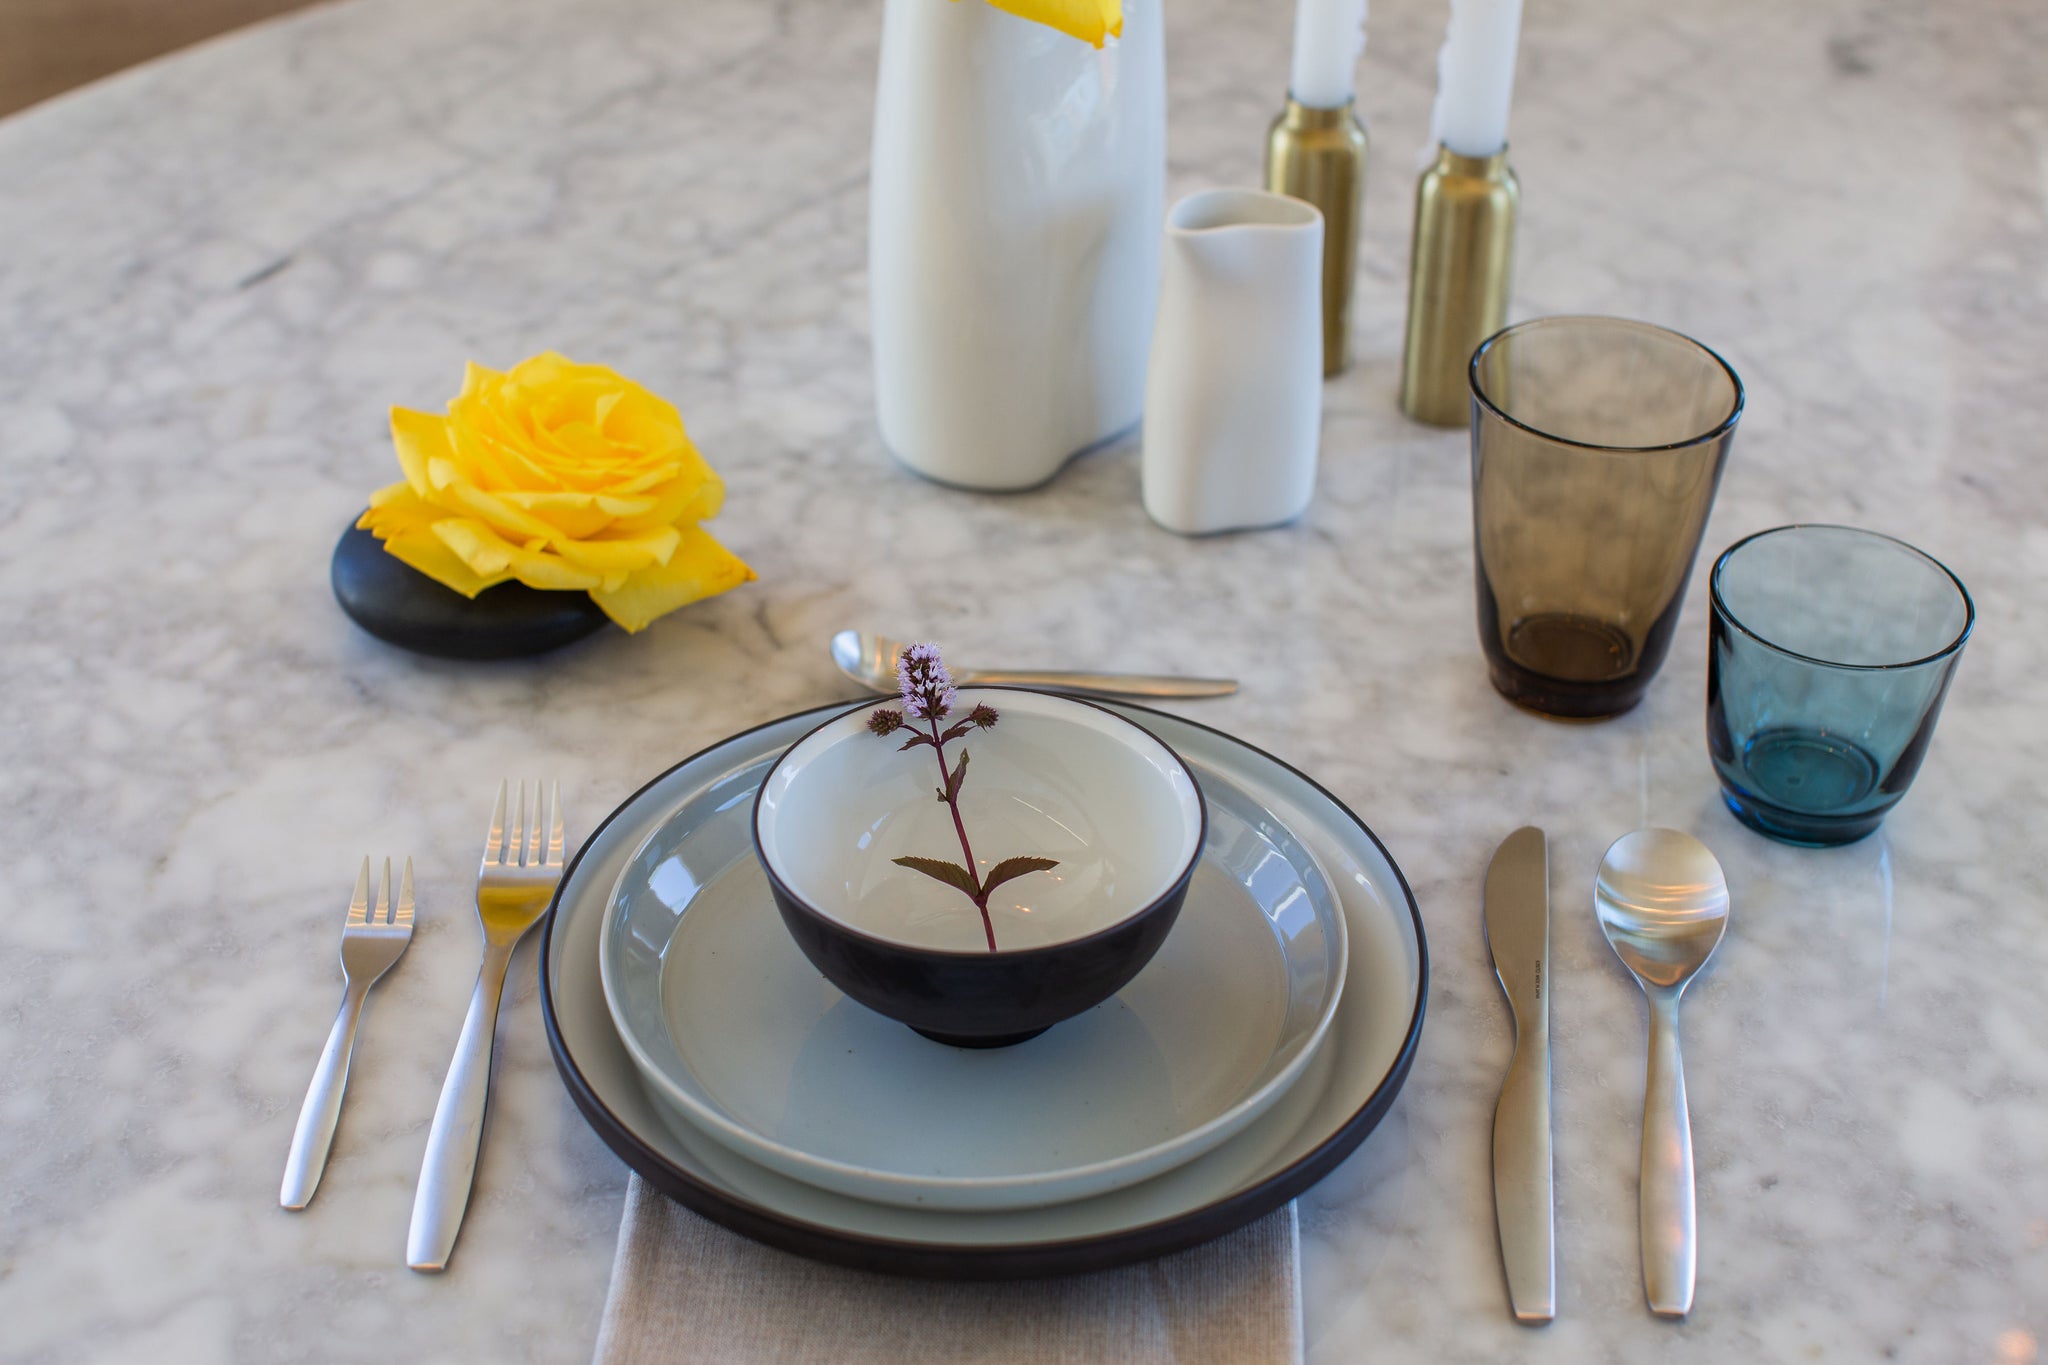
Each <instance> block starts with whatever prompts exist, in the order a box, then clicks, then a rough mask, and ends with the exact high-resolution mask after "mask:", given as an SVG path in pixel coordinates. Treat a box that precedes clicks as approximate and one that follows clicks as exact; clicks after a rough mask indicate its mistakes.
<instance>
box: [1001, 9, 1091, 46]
mask: <svg viewBox="0 0 2048 1365" xmlns="http://www.w3.org/2000/svg"><path fill="white" fill-rule="evenodd" d="M988 3H990V4H991V5H994V6H995V7H996V8H997V9H999V10H1003V11H1005V12H1006V13H1009V14H1014V15H1016V16H1017V17H1018V18H1020V19H1030V20H1032V21H1033V22H1035V23H1040V24H1046V25H1049V26H1051V27H1053V28H1056V29H1058V30H1059V31H1060V32H1062V33H1071V34H1073V35H1074V36H1075V37H1076V38H1079V39H1080V40H1081V41H1082V42H1084V43H1093V44H1094V45H1095V46H1097V47H1101V46H1102V42H1103V39H1105V38H1121V37H1122V36H1123V32H1124V0H988Z"/></svg>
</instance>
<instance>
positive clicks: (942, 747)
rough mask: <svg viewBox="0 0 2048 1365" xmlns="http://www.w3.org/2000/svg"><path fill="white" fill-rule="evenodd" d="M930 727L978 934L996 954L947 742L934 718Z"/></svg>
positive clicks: (941, 787)
mask: <svg viewBox="0 0 2048 1365" xmlns="http://www.w3.org/2000/svg"><path fill="white" fill-rule="evenodd" d="M926 722H927V723H928V724H929V725H930V726H931V727H932V750H933V752H935V753H936V754H938V756H939V790H940V791H942V792H945V793H946V809H948V810H950V811H952V812H953V832H954V833H955V834H958V835H959V836H960V853H961V856H962V857H964V858H966V859H967V875H968V876H969V877H972V878H973V879H974V896H973V898H972V899H973V901H974V908H975V909H976V910H979V911H980V912H981V932H982V934H983V935H984V936H985V937H986V938H987V939H988V950H989V951H990V952H994V951H995V950H996V926H995V924H994V922H993V921H991V920H990V919H989V917H988V892H987V891H986V890H985V889H983V887H982V885H981V869H980V868H979V867H978V866H977V865H976V864H975V861H974V848H973V846H972V845H970V844H969V843H968V842H967V823H966V822H965V821H964V820H962V819H961V818H960V794H959V793H958V792H956V791H954V790H953V774H952V773H951V772H949V771H948V770H947V768H946V741H944V740H943V739H940V738H939V721H938V718H937V717H936V716H928V717H926Z"/></svg>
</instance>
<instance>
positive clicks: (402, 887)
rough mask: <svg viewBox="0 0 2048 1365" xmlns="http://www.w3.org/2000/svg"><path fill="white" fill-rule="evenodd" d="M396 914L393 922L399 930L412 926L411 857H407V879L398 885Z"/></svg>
mask: <svg viewBox="0 0 2048 1365" xmlns="http://www.w3.org/2000/svg"><path fill="white" fill-rule="evenodd" d="M394 913H395V915H396V919H395V920H394V921H393V922H394V923H395V924H397V925H398V927H399V928H401V929H403V928H406V927H408V926H410V925H411V924H412V857H411V855H407V857H406V860H405V878H404V880H402V881H400V882H399V883H398V909H397V910H396V911H395V912H394Z"/></svg>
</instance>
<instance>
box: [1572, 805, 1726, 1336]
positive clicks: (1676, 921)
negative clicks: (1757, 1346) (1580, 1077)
mask: <svg viewBox="0 0 2048 1365" xmlns="http://www.w3.org/2000/svg"><path fill="white" fill-rule="evenodd" d="M1593 909H1594V911H1595V912H1596V913H1597V914H1598V915H1599V916H1600V931H1601V932H1602V933H1604V934H1606V935H1607V942H1608V943H1609V944H1610V945H1611V946H1612V947H1613V948H1614V952H1615V955H1616V956H1617V957H1619V958H1620V959H1621V961H1622V965H1623V966H1625V967H1627V968H1628V969H1629V970H1630V971H1631V972H1633V973H1635V978H1636V980H1637V982H1638V983H1640V984H1641V986H1642V988H1643V995H1644V996H1645V997H1646V998H1647V999H1648V1000H1649V1002H1650V1075H1649V1079H1648V1080H1647V1081H1646V1082H1645V1083H1644V1086H1643V1157H1642V1178H1641V1184H1642V1194H1641V1200H1642V1204H1641V1235H1642V1242H1643V1289H1644V1291H1645V1293H1646V1295H1647V1296H1648V1298H1649V1300H1650V1311H1651V1312H1653V1313H1656V1314H1658V1315H1659V1316H1662V1317H1669V1318H1682V1317H1684V1316H1685V1315H1686V1314H1687V1313H1689V1312H1691V1311H1692V1290H1693V1277H1694V1271H1695V1270H1696V1268H1697V1262H1698V1259H1699V1255H1698V1253H1699V1246H1698V1237H1697V1230H1696V1227H1695V1224H1694V1205H1693V1172H1692V1120H1691V1118H1690V1117H1689V1116H1688V1115H1687V1113H1686V1108H1685V1068H1684V1066H1683V1064H1682V1063H1681V1062H1680V1060H1679V1056H1678V997H1679V996H1681V995H1683V994H1684V993H1685V987H1686V983H1687V982H1689V981H1691V980H1692V978H1693V974H1694V973H1696V972H1698V971H1699V969H1700V968H1701V967H1703V966H1705V965H1706V961H1707V959H1708V958H1710V957H1712V956H1713V955H1714V948H1715V946H1716V945H1718V944H1719V943H1720V942H1721V935H1722V934H1723V933H1724V932H1725V931H1726V930H1727V928H1728V882H1727V879H1726V878H1725V877H1723V876H1722V875H1721V864H1719V863H1718V862H1716V861H1714V855H1713V854H1712V853H1711V852H1709V851H1708V850H1707V846H1706V845H1705V844H1703V843H1701V842H1700V841H1699V840H1697V839H1695V838H1693V837H1692V836H1691V835H1690V834H1681V833H1679V832H1678V831H1677V830H1675V829H1639V830H1637V831H1635V832H1634V833H1633V834H1624V835H1623V836H1622V837H1621V838H1619V839H1617V840H1615V841H1614V843H1613V845H1612V846H1611V847H1609V848H1608V850H1607V856H1606V857H1605V858H1602V859H1601V860H1600V873H1599V875H1598V876H1597V877H1595V878H1594V880H1593Z"/></svg>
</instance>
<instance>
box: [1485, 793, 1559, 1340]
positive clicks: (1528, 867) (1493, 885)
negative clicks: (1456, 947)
mask: <svg viewBox="0 0 2048 1365" xmlns="http://www.w3.org/2000/svg"><path fill="white" fill-rule="evenodd" d="M1486 947H1487V951H1488V952H1490V953H1492V955H1493V970H1494V974H1495V975H1496V976H1498V977H1499V978H1500V986H1501V989H1502V990H1503V991H1505V992H1506V993H1507V997H1508V1004H1509V1005H1510V1006H1512V1007H1513V1009H1514V1013H1515V1056H1514V1060H1513V1061H1512V1062H1510V1063H1509V1064H1508V1074H1507V1079H1506V1080H1505V1081H1503V1082H1502V1083H1501V1088H1500V1105H1499V1107H1498V1108H1496V1109H1495V1110H1494V1111H1493V1207H1494V1215H1495V1217H1496V1219H1497V1220H1498V1221H1499V1223H1500V1258H1501V1264H1502V1265H1503V1266H1504V1267H1505V1268H1506V1270H1507V1277H1508V1302H1509V1304H1510V1305H1511V1306H1512V1307H1513V1309H1514V1313H1515V1319H1516V1321H1518V1322H1549V1321H1550V1320H1551V1319H1552V1318H1554V1317H1556V1316H1557V1230H1556V1222H1555V1218H1554V1212H1553V1204H1552V1192H1551V1173H1550V997H1549V980H1548V978H1549V976H1550V855H1549V851H1548V849H1547V848H1546V846H1545V844H1544V840H1543V831H1542V830H1540V829H1537V828H1536V827H1534V826H1533V825H1531V826H1526V827H1524V828H1522V829H1518V830H1516V831H1515V832H1514V833H1513V834H1510V835H1509V836H1508V837H1507V838H1506V839H1505V840H1504V841H1502V843H1501V846H1500V848H1499V850H1498V851H1496V852H1495V853H1494V855H1493V862H1492V864H1491V865H1489V866H1488V867H1487V869H1486Z"/></svg>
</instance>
